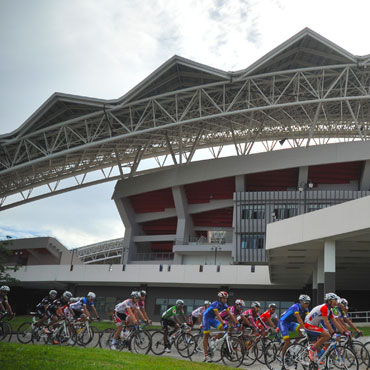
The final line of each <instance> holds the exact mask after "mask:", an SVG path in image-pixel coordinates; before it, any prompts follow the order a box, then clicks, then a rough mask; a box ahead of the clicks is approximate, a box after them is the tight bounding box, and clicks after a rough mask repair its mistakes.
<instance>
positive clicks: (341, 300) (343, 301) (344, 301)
mask: <svg viewBox="0 0 370 370" xmlns="http://www.w3.org/2000/svg"><path fill="white" fill-rule="evenodd" d="M338 303H340V304H342V305H343V306H344V307H345V308H348V301H347V300H346V299H345V298H341V299H340V300H339V301H338Z"/></svg>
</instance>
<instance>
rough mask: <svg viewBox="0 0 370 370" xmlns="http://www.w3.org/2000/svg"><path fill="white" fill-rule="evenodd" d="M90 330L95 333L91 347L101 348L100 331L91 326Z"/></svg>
mask: <svg viewBox="0 0 370 370" xmlns="http://www.w3.org/2000/svg"><path fill="white" fill-rule="evenodd" d="M90 329H91V330H92V332H93V339H92V340H91V342H90V346H91V347H94V348H97V347H99V346H100V331H99V329H98V328H96V327H95V326H90Z"/></svg>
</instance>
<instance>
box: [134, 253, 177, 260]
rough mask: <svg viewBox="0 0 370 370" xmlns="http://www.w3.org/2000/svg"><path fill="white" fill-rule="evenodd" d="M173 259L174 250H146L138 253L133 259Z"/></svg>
mask: <svg viewBox="0 0 370 370" xmlns="http://www.w3.org/2000/svg"><path fill="white" fill-rule="evenodd" d="M171 260H173V253H172V252H145V253H136V256H135V257H134V258H132V261H171Z"/></svg>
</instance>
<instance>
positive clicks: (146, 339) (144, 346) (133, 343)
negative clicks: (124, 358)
mask: <svg viewBox="0 0 370 370" xmlns="http://www.w3.org/2000/svg"><path fill="white" fill-rule="evenodd" d="M151 347H152V337H151V336H150V334H149V333H148V332H146V331H144V330H142V331H137V332H135V333H134V334H133V335H132V336H131V339H130V343H129V348H130V350H131V351H132V352H135V353H140V354H142V355H146V354H147V353H148V352H149V351H150V349H151Z"/></svg>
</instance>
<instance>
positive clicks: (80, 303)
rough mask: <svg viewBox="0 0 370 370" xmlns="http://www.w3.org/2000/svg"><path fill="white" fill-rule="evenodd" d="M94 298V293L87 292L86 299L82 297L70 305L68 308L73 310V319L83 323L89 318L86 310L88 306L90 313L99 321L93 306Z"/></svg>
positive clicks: (89, 315)
mask: <svg viewBox="0 0 370 370" xmlns="http://www.w3.org/2000/svg"><path fill="white" fill-rule="evenodd" d="M95 298H96V295H95V293H93V292H89V293H88V294H87V297H86V298H85V297H82V298H80V299H78V300H76V302H74V303H71V304H70V308H71V309H72V310H73V315H74V317H76V318H77V319H80V320H81V321H82V322H84V321H85V320H86V319H87V318H88V317H91V314H90V312H89V310H88V309H87V307H88V306H90V307H91V309H92V311H93V312H94V315H95V317H96V318H97V319H98V320H99V319H100V317H99V315H98V312H97V311H96V308H95V305H94V301H95Z"/></svg>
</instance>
